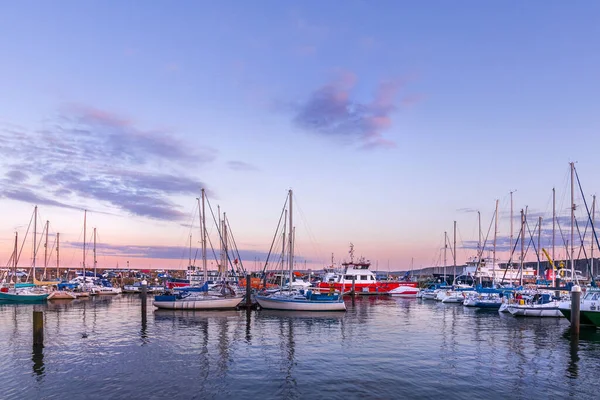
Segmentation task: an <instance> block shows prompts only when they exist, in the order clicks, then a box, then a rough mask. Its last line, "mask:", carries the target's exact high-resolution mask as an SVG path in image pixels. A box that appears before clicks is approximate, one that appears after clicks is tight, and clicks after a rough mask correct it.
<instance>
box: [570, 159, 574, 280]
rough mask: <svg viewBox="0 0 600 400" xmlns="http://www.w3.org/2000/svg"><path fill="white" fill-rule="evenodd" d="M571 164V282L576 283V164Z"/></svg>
mask: <svg viewBox="0 0 600 400" xmlns="http://www.w3.org/2000/svg"><path fill="white" fill-rule="evenodd" d="M570 164H571V282H575V263H574V261H575V260H574V259H573V255H574V253H575V247H574V243H575V240H574V237H575V236H574V235H575V229H574V226H575V179H574V178H575V176H574V175H575V164H574V163H570Z"/></svg>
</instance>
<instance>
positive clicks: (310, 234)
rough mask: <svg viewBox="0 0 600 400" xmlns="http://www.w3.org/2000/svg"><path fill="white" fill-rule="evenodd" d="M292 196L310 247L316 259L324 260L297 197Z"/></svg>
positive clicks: (321, 250)
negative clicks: (314, 252)
mask: <svg viewBox="0 0 600 400" xmlns="http://www.w3.org/2000/svg"><path fill="white" fill-rule="evenodd" d="M293 196H294V201H295V207H296V210H298V212H299V214H300V219H301V220H302V223H303V225H304V229H306V232H307V233H308V235H309V237H310V240H311V241H312V245H313V246H312V247H313V248H314V250H316V252H317V254H318V257H319V258H320V259H324V257H323V254H324V253H323V249H322V248H321V247H320V246H319V241H317V237H316V236H315V235H314V233H313V232H312V229H310V226H309V225H308V219H307V218H306V215H305V214H304V210H303V209H302V206H301V205H300V203H299V202H298V196H297V195H296V194H294V195H293Z"/></svg>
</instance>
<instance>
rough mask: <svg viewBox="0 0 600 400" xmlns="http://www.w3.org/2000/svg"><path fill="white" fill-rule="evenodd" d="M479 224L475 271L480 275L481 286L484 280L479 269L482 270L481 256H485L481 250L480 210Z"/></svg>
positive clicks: (479, 214)
mask: <svg viewBox="0 0 600 400" xmlns="http://www.w3.org/2000/svg"><path fill="white" fill-rule="evenodd" d="M477 222H478V225H479V234H478V237H477V269H476V270H475V273H477V274H478V275H479V284H481V279H482V278H481V273H480V271H479V268H481V256H482V255H483V249H482V248H481V212H480V211H479V210H478V211H477Z"/></svg>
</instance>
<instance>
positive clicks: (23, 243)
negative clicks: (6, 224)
mask: <svg viewBox="0 0 600 400" xmlns="http://www.w3.org/2000/svg"><path fill="white" fill-rule="evenodd" d="M34 214H35V213H32V214H31V219H30V220H29V225H28V226H27V231H25V236H23V241H22V242H21V249H20V250H19V255H18V256H17V264H18V263H19V260H20V259H21V253H22V252H23V248H24V247H25V241H26V240H27V235H28V234H29V229H30V228H31V223H32V222H33V215H34Z"/></svg>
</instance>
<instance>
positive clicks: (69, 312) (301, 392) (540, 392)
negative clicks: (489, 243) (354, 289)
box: [0, 295, 600, 399]
mask: <svg viewBox="0 0 600 400" xmlns="http://www.w3.org/2000/svg"><path fill="white" fill-rule="evenodd" d="M149 301H150V299H149ZM347 305H348V312H347V313H345V314H343V313H342V314H335V313H333V314H329V313H327V314H310V313H299V314H295V313H285V312H276V311H266V310H263V311H251V312H248V313H247V312H246V311H222V312H162V311H154V309H153V307H152V306H151V304H149V306H148V314H147V318H146V321H143V320H142V316H141V311H140V299H139V297H137V296H135V295H133V296H125V295H120V296H118V297H114V298H110V297H104V298H93V299H89V300H77V301H75V302H72V303H67V304H52V303H51V304H48V305H44V306H36V307H39V309H40V310H43V311H44V319H45V346H44V348H43V349H34V348H33V346H32V311H33V307H34V306H14V305H0V354H1V355H2V362H1V363H0V398H2V399H36V398H44V399H64V398H69V399H79V398H81V399H83V398H86V399H107V398H131V399H134V398H147V399H165V398H171V397H175V396H177V397H178V398H180V399H192V398H195V399H204V398H217V397H219V398H226V397H229V398H256V397H258V396H260V397H261V398H286V399H287V398H292V399H296V398H297V399H309V398H380V399H381V398H423V399H426V398H430V399H439V398H440V397H441V396H443V397H444V398H445V399H448V398H450V399H452V398H456V399H459V398H460V399H464V398H506V397H507V396H508V397H510V398H517V399H518V398H564V397H567V396H571V397H577V398H584V397H587V398H598V393H599V389H600V384H599V383H598V377H599V376H600V362H599V360H600V333H596V331H595V330H592V331H589V330H586V331H582V334H581V337H580V340H579V343H578V344H575V345H574V344H573V343H572V342H571V340H570V336H569V334H568V321H566V320H564V319H546V320H542V319H516V318H513V317H511V316H510V315H499V314H498V313H497V312H482V311H476V310H471V309H465V308H464V307H463V306H460V305H452V304H441V303H437V302H430V301H421V300H417V299H398V300H395V299H390V298H374V297H370V298H358V299H356V301H355V303H354V305H353V304H352V302H351V300H350V299H348V301H347ZM65 396H66V397H65Z"/></svg>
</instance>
